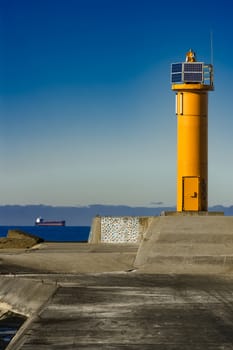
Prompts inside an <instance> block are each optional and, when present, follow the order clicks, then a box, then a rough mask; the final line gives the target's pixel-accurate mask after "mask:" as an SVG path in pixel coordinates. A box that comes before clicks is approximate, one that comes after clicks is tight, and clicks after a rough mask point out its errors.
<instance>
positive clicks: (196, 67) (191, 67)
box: [184, 62, 203, 72]
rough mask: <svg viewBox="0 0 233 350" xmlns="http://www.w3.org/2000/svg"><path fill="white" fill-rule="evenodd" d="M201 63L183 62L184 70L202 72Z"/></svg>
mask: <svg viewBox="0 0 233 350" xmlns="http://www.w3.org/2000/svg"><path fill="white" fill-rule="evenodd" d="M202 71H203V64H202V63H198V62H196V63H193V62H192V63H184V72H202Z"/></svg>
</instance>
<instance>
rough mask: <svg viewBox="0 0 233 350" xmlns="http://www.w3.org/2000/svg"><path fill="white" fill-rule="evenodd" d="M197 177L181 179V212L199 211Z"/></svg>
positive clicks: (198, 180) (198, 181) (198, 184)
mask: <svg viewBox="0 0 233 350" xmlns="http://www.w3.org/2000/svg"><path fill="white" fill-rule="evenodd" d="M199 188H200V179H199V177H193V176H186V177H183V211H198V210H199V202H200V199H199V197H200V196H199Z"/></svg>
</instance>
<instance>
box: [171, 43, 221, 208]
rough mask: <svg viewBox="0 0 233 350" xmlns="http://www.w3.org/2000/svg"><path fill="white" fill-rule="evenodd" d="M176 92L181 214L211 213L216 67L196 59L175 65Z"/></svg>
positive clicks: (191, 55)
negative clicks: (210, 149) (211, 121)
mask: <svg viewBox="0 0 233 350" xmlns="http://www.w3.org/2000/svg"><path fill="white" fill-rule="evenodd" d="M171 84H172V86H171V88H172V90H173V91H175V92H176V116H177V212H189V211H191V212H198V211H207V210H208V92H209V91H213V90H214V85H213V67H212V65H211V64H205V63H203V62H198V61H197V60H196V55H195V53H194V52H193V51H192V50H191V49H190V50H189V52H187V54H186V60H185V62H180V63H173V64H172V65H171Z"/></svg>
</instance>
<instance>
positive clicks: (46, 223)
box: [35, 221, 66, 226]
mask: <svg viewBox="0 0 233 350" xmlns="http://www.w3.org/2000/svg"><path fill="white" fill-rule="evenodd" d="M65 224H66V223H65V221H43V222H36V223H35V225H36V226H65Z"/></svg>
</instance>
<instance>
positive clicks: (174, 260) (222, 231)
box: [134, 215, 233, 274]
mask: <svg viewBox="0 0 233 350" xmlns="http://www.w3.org/2000/svg"><path fill="white" fill-rule="evenodd" d="M232 262H233V217H224V216H207V215H206V216H203V215H201V216H197V215H195V216H187V215H186V216H184V215H178V216H161V217H158V218H157V219H156V220H154V221H152V222H151V225H150V226H149V228H148V230H147V232H146V233H145V235H144V238H143V240H142V242H141V244H140V246H139V250H138V253H137V256H136V259H135V264H134V266H135V267H136V268H137V269H139V270H140V271H141V272H148V273H199V274H201V273H204V274H208V273H214V274H215V273H232V272H233V264H232Z"/></svg>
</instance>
